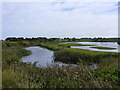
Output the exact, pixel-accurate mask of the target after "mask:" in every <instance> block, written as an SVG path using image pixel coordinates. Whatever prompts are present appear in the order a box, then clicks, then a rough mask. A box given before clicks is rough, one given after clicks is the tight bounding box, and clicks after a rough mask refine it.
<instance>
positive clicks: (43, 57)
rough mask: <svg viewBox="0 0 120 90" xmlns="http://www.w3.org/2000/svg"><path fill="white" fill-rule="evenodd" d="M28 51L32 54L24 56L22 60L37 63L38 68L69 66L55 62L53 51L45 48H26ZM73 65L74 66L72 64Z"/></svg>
mask: <svg viewBox="0 0 120 90" xmlns="http://www.w3.org/2000/svg"><path fill="white" fill-rule="evenodd" d="M25 49H26V50H30V51H31V52H32V54H31V55H28V56H24V57H22V58H21V60H22V61H23V62H28V63H29V62H30V63H32V64H33V63H34V62H37V64H36V65H37V66H38V67H47V66H50V65H59V66H62V65H64V66H66V65H67V64H65V63H62V62H54V57H53V51H50V50H48V49H45V48H41V47H39V46H32V47H27V48H25ZM71 65H73V64H71Z"/></svg>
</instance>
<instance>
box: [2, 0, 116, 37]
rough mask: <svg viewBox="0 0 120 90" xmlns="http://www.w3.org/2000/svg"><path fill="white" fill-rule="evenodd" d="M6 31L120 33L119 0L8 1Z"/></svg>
mask: <svg viewBox="0 0 120 90" xmlns="http://www.w3.org/2000/svg"><path fill="white" fill-rule="evenodd" d="M2 24H3V33H2V38H6V37H8V36H17V37H18V36H23V37H37V36H46V37H117V34H118V4H117V2H65V1H62V2H39V3H38V2H4V3H3V23H2Z"/></svg>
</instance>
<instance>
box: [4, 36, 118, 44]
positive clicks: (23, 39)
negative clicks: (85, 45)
mask: <svg viewBox="0 0 120 90" xmlns="http://www.w3.org/2000/svg"><path fill="white" fill-rule="evenodd" d="M5 40H6V41H13V42H19V41H39V42H54V41H63V42H66V41H68V42H69V41H92V42H118V43H120V38H102V37H98V38H96V37H95V38H75V37H73V38H68V37H67V38H46V37H37V38H34V37H32V38H23V37H18V38H16V37H8V38H6V39H5Z"/></svg>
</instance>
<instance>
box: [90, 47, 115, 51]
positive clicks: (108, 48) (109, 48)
mask: <svg viewBox="0 0 120 90" xmlns="http://www.w3.org/2000/svg"><path fill="white" fill-rule="evenodd" d="M90 48H96V49H107V50H111V49H116V48H111V47H90Z"/></svg>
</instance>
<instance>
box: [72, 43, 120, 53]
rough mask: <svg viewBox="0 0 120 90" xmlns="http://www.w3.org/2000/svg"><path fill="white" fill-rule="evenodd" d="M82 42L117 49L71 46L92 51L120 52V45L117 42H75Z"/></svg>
mask: <svg viewBox="0 0 120 90" xmlns="http://www.w3.org/2000/svg"><path fill="white" fill-rule="evenodd" d="M75 43H80V44H89V45H94V46H95V47H96V46H98V47H110V48H116V49H96V48H91V47H94V46H71V48H79V49H87V50H92V51H105V52H120V50H119V49H120V45H118V44H117V42H75Z"/></svg>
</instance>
